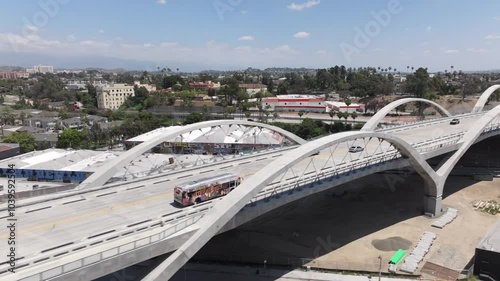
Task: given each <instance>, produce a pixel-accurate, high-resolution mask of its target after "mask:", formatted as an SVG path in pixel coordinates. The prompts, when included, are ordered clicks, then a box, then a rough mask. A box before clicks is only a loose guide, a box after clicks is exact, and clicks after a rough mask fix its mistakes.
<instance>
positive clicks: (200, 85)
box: [189, 81, 221, 91]
mask: <svg viewBox="0 0 500 281" xmlns="http://www.w3.org/2000/svg"><path fill="white" fill-rule="evenodd" d="M189 86H191V87H192V88H193V89H194V90H200V91H203V90H208V89H219V88H220V86H221V85H220V82H217V83H213V82H212V81H208V82H191V83H189Z"/></svg>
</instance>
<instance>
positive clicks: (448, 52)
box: [444, 49, 459, 54]
mask: <svg viewBox="0 0 500 281" xmlns="http://www.w3.org/2000/svg"><path fill="white" fill-rule="evenodd" d="M458 52H459V51H458V50H454V49H448V50H444V53H445V54H457V53H458Z"/></svg>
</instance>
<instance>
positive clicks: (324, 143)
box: [143, 132, 437, 280]
mask: <svg viewBox="0 0 500 281" xmlns="http://www.w3.org/2000/svg"><path fill="white" fill-rule="evenodd" d="M371 141H373V142H374V144H372V145H370V146H366V149H365V150H363V151H362V152H357V153H356V154H358V155H355V156H352V155H350V154H349V152H348V148H349V146H351V145H356V146H358V145H359V146H361V145H364V144H365V143H366V142H371ZM345 143H346V144H345ZM342 145H344V147H343V148H340V149H343V150H342V151H339V153H338V155H337V157H336V158H337V160H339V159H340V162H337V161H335V160H334V161H333V163H332V164H331V165H330V164H327V163H328V162H329V161H330V160H331V158H333V152H332V150H331V148H332V147H334V149H333V150H334V151H336V150H338V149H339V146H342ZM318 153H319V156H316V155H318ZM321 155H326V156H327V157H326V160H324V159H323V160H324V161H323V162H324V163H325V164H324V165H325V166H326V165H328V166H329V168H333V169H330V171H325V169H324V168H325V166H323V167H322V165H321V163H318V162H317V161H315V159H314V158H315V157H320V156H321ZM347 155H349V156H347ZM401 156H403V157H404V158H408V159H409V162H410V164H411V165H412V166H414V168H415V169H416V171H417V172H418V173H419V174H420V175H421V176H423V177H424V180H425V181H435V180H437V175H436V173H435V171H434V170H433V169H432V168H431V167H430V166H429V165H428V164H427V162H426V161H425V159H424V158H423V157H422V155H421V154H420V153H419V152H418V151H417V150H416V149H415V148H413V147H412V146H411V145H410V144H408V143H406V142H405V141H403V140H401V139H400V138H398V137H395V136H392V135H388V134H385V133H377V132H345V133H339V134H334V135H330V136H327V137H324V138H321V139H318V140H315V141H311V142H308V143H306V144H303V145H301V146H300V147H299V148H296V149H294V150H293V151H290V152H289V153H287V154H285V155H283V156H281V157H280V158H278V159H276V160H275V161H273V162H272V163H270V164H269V165H267V166H266V167H264V168H263V169H261V170H260V171H258V172H257V173H256V174H254V175H252V176H250V177H249V178H248V179H246V180H245V181H244V182H243V183H242V185H241V186H240V187H239V188H237V189H235V190H234V191H233V192H231V193H230V194H229V195H227V196H226V197H225V198H224V199H223V200H220V201H219V202H218V203H217V204H216V205H215V206H214V207H213V209H212V210H211V211H210V212H209V213H207V215H206V216H205V217H204V218H203V220H201V221H200V224H199V227H200V228H199V230H198V231H197V232H195V233H194V234H193V235H192V236H191V237H190V238H189V240H188V241H187V242H186V243H185V244H183V245H182V246H181V247H179V249H178V250H177V251H176V252H174V253H173V254H172V255H171V256H170V257H169V258H168V259H167V260H165V261H164V262H163V263H162V264H161V265H160V266H158V267H157V268H156V269H155V270H153V271H152V272H151V273H150V274H149V275H148V276H147V277H146V278H145V279H143V280H168V279H169V278H170V277H171V276H172V275H173V274H174V273H175V272H176V271H177V270H179V269H180V268H181V267H182V266H183V265H184V264H185V263H186V262H187V261H188V260H189V259H190V258H191V257H193V256H194V254H195V253H196V252H197V251H199V250H200V249H201V248H202V247H203V246H204V245H205V244H206V243H207V242H208V241H209V240H210V239H211V238H212V237H213V236H214V235H216V234H217V233H218V232H219V231H220V230H221V229H222V227H224V225H225V224H226V223H228V222H229V221H230V220H231V219H232V218H233V217H234V216H235V215H236V214H237V213H238V212H239V211H240V210H241V209H242V208H243V207H244V206H245V205H246V204H247V203H248V202H250V201H251V200H252V199H253V198H254V197H255V196H257V195H258V194H259V193H260V192H261V191H262V190H269V189H270V190H271V192H273V191H274V188H275V187H274V185H275V183H277V182H281V181H282V180H285V181H287V182H290V183H291V184H292V185H293V183H294V181H295V180H296V181H297V182H298V181H300V180H301V179H302V180H306V179H307V178H306V176H307V177H308V178H309V179H311V178H312V180H313V181H314V179H315V178H316V179H317V180H321V178H322V176H321V173H326V172H330V173H331V172H332V170H333V174H331V175H330V177H334V176H336V175H335V174H334V173H335V170H339V169H340V167H339V166H342V165H344V167H343V168H347V169H351V170H352V168H354V167H352V166H354V165H357V167H356V168H357V169H360V168H363V166H362V165H365V164H366V163H370V164H372V165H373V164H377V161H382V159H380V158H384V159H385V160H384V161H387V160H390V159H391V158H397V157H401ZM346 157H354V159H353V158H351V159H350V161H346ZM302 161H305V162H302ZM358 161H359V163H357V162H358ZM299 162H302V163H307V164H306V166H307V167H306V169H304V170H302V171H298V172H296V171H294V170H293V168H294V166H295V165H296V164H298V163H299ZM348 162H349V163H348ZM360 165H361V166H360ZM310 167H311V168H310ZM309 168H310V169H309ZM300 172H301V173H300ZM435 192H436V190H433V193H435Z"/></svg>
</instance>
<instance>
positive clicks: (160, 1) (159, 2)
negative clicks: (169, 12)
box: [156, 0, 167, 5]
mask: <svg viewBox="0 0 500 281" xmlns="http://www.w3.org/2000/svg"><path fill="white" fill-rule="evenodd" d="M156 3H158V4H160V5H165V4H167V0H157V1H156Z"/></svg>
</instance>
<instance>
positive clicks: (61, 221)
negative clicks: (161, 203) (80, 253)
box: [0, 191, 173, 239]
mask: <svg viewBox="0 0 500 281" xmlns="http://www.w3.org/2000/svg"><path fill="white" fill-rule="evenodd" d="M172 194H173V192H172V191H169V192H165V193H161V194H158V195H152V196H149V197H145V198H139V199H136V200H133V201H130V202H127V203H122V204H117V205H112V206H109V207H104V208H100V209H98V210H95V211H91V212H87V213H83V214H78V215H73V216H68V217H65V218H62V219H58V220H56V221H47V222H44V223H40V224H37V225H34V226H32V227H29V228H21V229H20V230H19V231H18V232H17V233H18V234H19V235H22V234H32V233H35V232H36V231H39V230H43V229H47V230H48V229H52V228H54V227H55V226H60V225H64V224H69V223H72V222H75V221H79V220H83V219H86V218H90V217H97V216H100V215H103V214H107V213H111V212H114V211H117V210H121V209H126V208H129V207H133V206H135V205H139V204H143V203H146V202H151V201H155V200H159V199H165V198H167V197H170V196H171V195H172ZM165 203H167V202H165ZM7 236H8V235H7V234H3V235H0V239H7Z"/></svg>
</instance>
